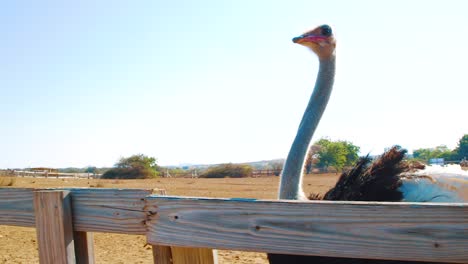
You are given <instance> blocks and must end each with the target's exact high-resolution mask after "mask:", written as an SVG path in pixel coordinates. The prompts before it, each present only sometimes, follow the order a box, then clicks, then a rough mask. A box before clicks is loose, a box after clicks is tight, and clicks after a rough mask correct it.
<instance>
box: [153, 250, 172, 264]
mask: <svg viewBox="0 0 468 264" xmlns="http://www.w3.org/2000/svg"><path fill="white" fill-rule="evenodd" d="M153 261H154V264H172V263H173V262H172V251H171V247H169V246H153Z"/></svg>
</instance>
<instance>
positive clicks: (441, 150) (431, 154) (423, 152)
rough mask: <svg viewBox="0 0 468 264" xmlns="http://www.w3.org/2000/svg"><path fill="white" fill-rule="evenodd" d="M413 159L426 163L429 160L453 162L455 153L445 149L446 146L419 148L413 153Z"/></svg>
mask: <svg viewBox="0 0 468 264" xmlns="http://www.w3.org/2000/svg"><path fill="white" fill-rule="evenodd" d="M413 158H415V159H418V160H422V161H425V162H428V161H429V160H430V159H437V158H443V159H445V160H454V159H458V158H457V153H456V151H452V150H450V149H449V148H447V146H446V145H440V146H437V147H435V148H420V149H416V150H414V151H413Z"/></svg>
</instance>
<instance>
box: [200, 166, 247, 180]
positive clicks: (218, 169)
mask: <svg viewBox="0 0 468 264" xmlns="http://www.w3.org/2000/svg"><path fill="white" fill-rule="evenodd" d="M250 176H252V167H251V166H249V165H245V164H232V163H228V164H221V165H217V166H214V167H210V168H208V169H207V170H206V171H205V172H203V173H202V174H201V175H200V178H226V177H231V178H243V177H250Z"/></svg>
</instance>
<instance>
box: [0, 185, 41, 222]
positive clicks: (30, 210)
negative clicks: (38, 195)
mask: <svg viewBox="0 0 468 264" xmlns="http://www.w3.org/2000/svg"><path fill="white" fill-rule="evenodd" d="M33 191H34V189H31V188H0V225H13V226H26V227H34V226H35V219H34V205H33Z"/></svg>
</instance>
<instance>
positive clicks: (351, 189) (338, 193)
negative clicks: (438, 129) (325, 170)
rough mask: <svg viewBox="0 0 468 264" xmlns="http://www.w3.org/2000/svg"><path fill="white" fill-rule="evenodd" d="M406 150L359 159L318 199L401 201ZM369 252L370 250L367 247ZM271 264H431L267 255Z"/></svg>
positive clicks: (314, 197)
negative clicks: (373, 159)
mask: <svg viewBox="0 0 468 264" xmlns="http://www.w3.org/2000/svg"><path fill="white" fill-rule="evenodd" d="M405 155H406V150H404V149H401V148H400V147H397V146H395V147H392V148H391V149H389V150H388V151H386V152H385V153H384V154H382V156H380V157H379V158H377V159H376V160H375V161H374V162H372V163H371V161H372V160H371V158H370V157H369V156H365V157H361V158H360V159H359V161H358V162H357V163H356V165H355V166H354V167H353V168H352V169H351V170H349V171H347V172H344V173H343V174H342V175H341V176H340V178H339V179H338V181H337V183H336V184H335V186H334V187H333V188H332V189H330V190H329V191H328V192H327V193H326V194H325V195H324V196H323V197H322V198H321V199H322V200H331V201H380V202H383V201H387V202H396V201H401V200H402V198H403V195H402V193H401V192H400V191H399V190H398V187H400V186H401V180H400V177H399V175H400V174H401V173H403V172H406V171H409V170H410V169H411V166H410V164H408V163H407V162H404V161H403V159H404V157H405ZM309 198H311V199H313V200H317V199H318V198H319V196H318V195H316V194H312V195H311V196H310V197H309ZM369 250H372V248H369ZM268 260H269V261H270V263H271V264H280V263H281V264H288V263H297V264H306V263H307V264H309V263H310V264H318V263H324V264H325V263H326V264H371V263H372V264H403V263H404V264H410V263H420V264H422V263H426V264H428V263H431V262H419V261H397V260H376V259H356V258H337V257H323V256H300V255H283V254H268Z"/></svg>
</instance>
